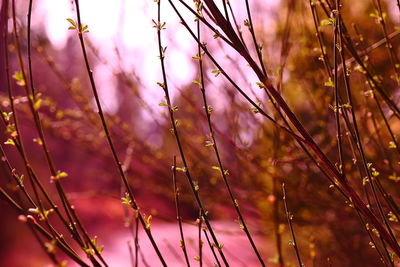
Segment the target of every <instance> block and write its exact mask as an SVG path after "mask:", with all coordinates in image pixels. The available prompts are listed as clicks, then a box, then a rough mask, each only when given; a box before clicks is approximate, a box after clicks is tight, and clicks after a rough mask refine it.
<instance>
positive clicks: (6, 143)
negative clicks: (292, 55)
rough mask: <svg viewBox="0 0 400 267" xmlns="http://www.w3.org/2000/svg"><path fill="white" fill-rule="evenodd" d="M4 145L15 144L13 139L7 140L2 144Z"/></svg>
mask: <svg viewBox="0 0 400 267" xmlns="http://www.w3.org/2000/svg"><path fill="white" fill-rule="evenodd" d="M4 144H5V145H11V146H15V142H14V140H13V139H11V138H8V139H7V141H5V142H4Z"/></svg>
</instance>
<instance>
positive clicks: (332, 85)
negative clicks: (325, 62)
mask: <svg viewBox="0 0 400 267" xmlns="http://www.w3.org/2000/svg"><path fill="white" fill-rule="evenodd" d="M324 85H325V86H326V87H335V85H334V84H333V81H332V79H331V77H329V79H328V81H327V82H325V83H324Z"/></svg>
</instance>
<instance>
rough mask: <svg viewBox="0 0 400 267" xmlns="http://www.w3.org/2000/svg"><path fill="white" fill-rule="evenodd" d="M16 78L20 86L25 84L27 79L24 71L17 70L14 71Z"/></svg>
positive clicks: (14, 77)
mask: <svg viewBox="0 0 400 267" xmlns="http://www.w3.org/2000/svg"><path fill="white" fill-rule="evenodd" d="M12 77H13V79H14V80H16V81H17V84H18V85H19V86H25V85H26V83H25V79H24V75H23V74H22V71H17V72H15V73H14V75H13V76H12Z"/></svg>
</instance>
